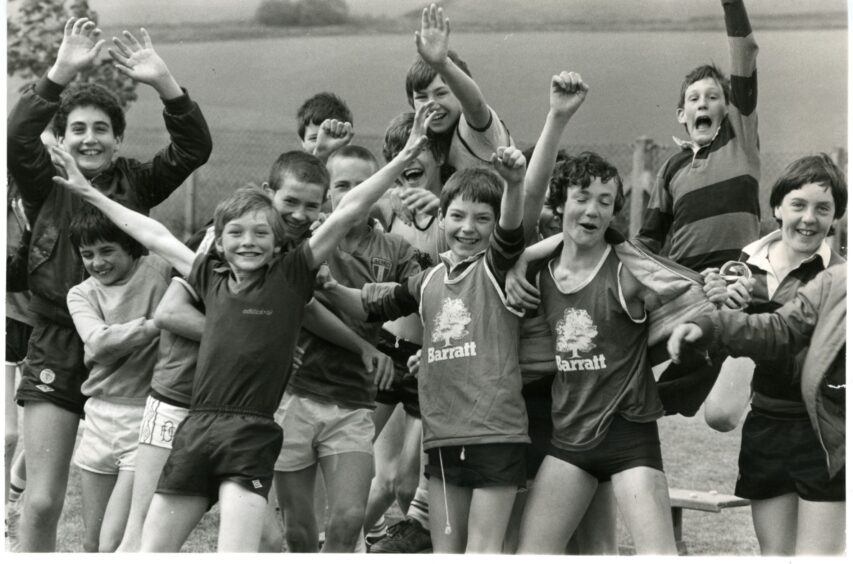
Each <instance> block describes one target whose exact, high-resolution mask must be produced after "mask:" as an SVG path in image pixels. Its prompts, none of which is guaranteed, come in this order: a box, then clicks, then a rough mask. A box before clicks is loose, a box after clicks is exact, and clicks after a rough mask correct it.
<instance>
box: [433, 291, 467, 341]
mask: <svg viewBox="0 0 853 564" xmlns="http://www.w3.org/2000/svg"><path fill="white" fill-rule="evenodd" d="M469 323H471V313H470V312H469V311H468V308H467V307H465V302H463V301H462V299H461V298H457V299H454V298H445V299H444V302H443V303H442V304H441V310H440V311H439V312H438V313H437V314H436V316H435V321H434V325H435V326H434V328H433V330H432V340H433V341H434V342H438V341H441V340H444V346H445V347H449V346H450V339H461V338H462V337H464V336H465V335H467V334H468V331H467V330H466V329H465V327H466V326H467V325H468V324H469Z"/></svg>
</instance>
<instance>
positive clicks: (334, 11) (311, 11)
mask: <svg viewBox="0 0 853 564" xmlns="http://www.w3.org/2000/svg"><path fill="white" fill-rule="evenodd" d="M349 19H350V18H349V8H348V7H347V5H346V2H344V0H264V2H262V3H261V4H260V6H258V9H257V11H256V12H255V20H257V21H258V23H260V24H262V25H268V26H306V27H308V26H321V25H340V24H345V23H347V22H348V21H349Z"/></svg>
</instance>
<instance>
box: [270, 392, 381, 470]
mask: <svg viewBox="0 0 853 564" xmlns="http://www.w3.org/2000/svg"><path fill="white" fill-rule="evenodd" d="M275 422H276V423H278V424H279V425H280V426H281V428H282V430H283V431H284V433H283V434H284V437H283V439H282V442H281V452H280V453H279V455H278V460H276V462H275V471H276V472H295V471H297V470H302V469H304V468H307V467H309V466H311V465H312V464H315V463H316V462H317V460H318V459H320V458H323V457H325V456H332V455H335V454H344V453H350V452H363V453H365V454H369V455H370V456H373V432H374V427H373V417H372V411H371V410H370V409H367V408H361V409H348V408H345V407H341V406H339V405H336V404H334V403H324V402H319V401H315V400H312V399H309V398H305V397H302V396H296V395H293V394H290V393H287V392H285V394H284V398H282V402H281V405H279V407H278V409H277V410H276V412H275Z"/></svg>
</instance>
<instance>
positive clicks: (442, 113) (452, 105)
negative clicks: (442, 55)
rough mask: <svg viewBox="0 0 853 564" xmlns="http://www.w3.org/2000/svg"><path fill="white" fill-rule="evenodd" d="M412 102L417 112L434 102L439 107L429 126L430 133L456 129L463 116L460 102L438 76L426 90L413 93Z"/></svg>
mask: <svg viewBox="0 0 853 564" xmlns="http://www.w3.org/2000/svg"><path fill="white" fill-rule="evenodd" d="M412 102H413V104H414V107H415V111H416V112H417V111H418V108H420V107H421V106H425V105H427V104H429V103H430V102H434V103H435V104H436V105H437V106H438V107H437V108H436V110H435V113H434V114H433V115H432V120H431V121H430V125H429V129H430V131H433V132H434V133H444V132H446V131H449V130H450V129H452V128H453V127H455V126H456V122H457V121H459V116H460V115H461V114H462V106H460V105H459V100H458V99H457V98H456V96H455V95H454V94H453V92H452V91H451V90H450V87H449V86H447V85H446V84H445V83H444V80H442V78H441V77H440V76H438V75H436V76H435V78H433V79H432V82H430V83H429V84H428V85H427V87H426V88H424V89H423V90H415V91H414V92H413V93H412Z"/></svg>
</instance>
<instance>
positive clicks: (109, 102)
mask: <svg viewBox="0 0 853 564" xmlns="http://www.w3.org/2000/svg"><path fill="white" fill-rule="evenodd" d="M87 106H92V107H94V108H98V109H99V110H101V111H102V112H104V113H105V114H107V117H109V118H110V124H111V125H112V127H113V135H115V136H116V137H124V128H125V126H126V122H125V119H124V110H123V109H122V107H121V104H120V103H119V101H118V98H116V97H115V95H114V94H113V93H112V92H110V91H109V90H107V89H106V88H104V87H103V86H101V85H99V84H93V83H85V84H78V85H75V86H72V87H70V88H68V89H67V90H66V91H65V92H63V93H62V98H61V99H60V100H59V109H58V110H56V114H55V115H54V116H53V134H54V135H56V136H57V137H65V129H66V127H68V114H70V113H71V112H72V111H74V110H75V109H77V108H84V107H87Z"/></svg>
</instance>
